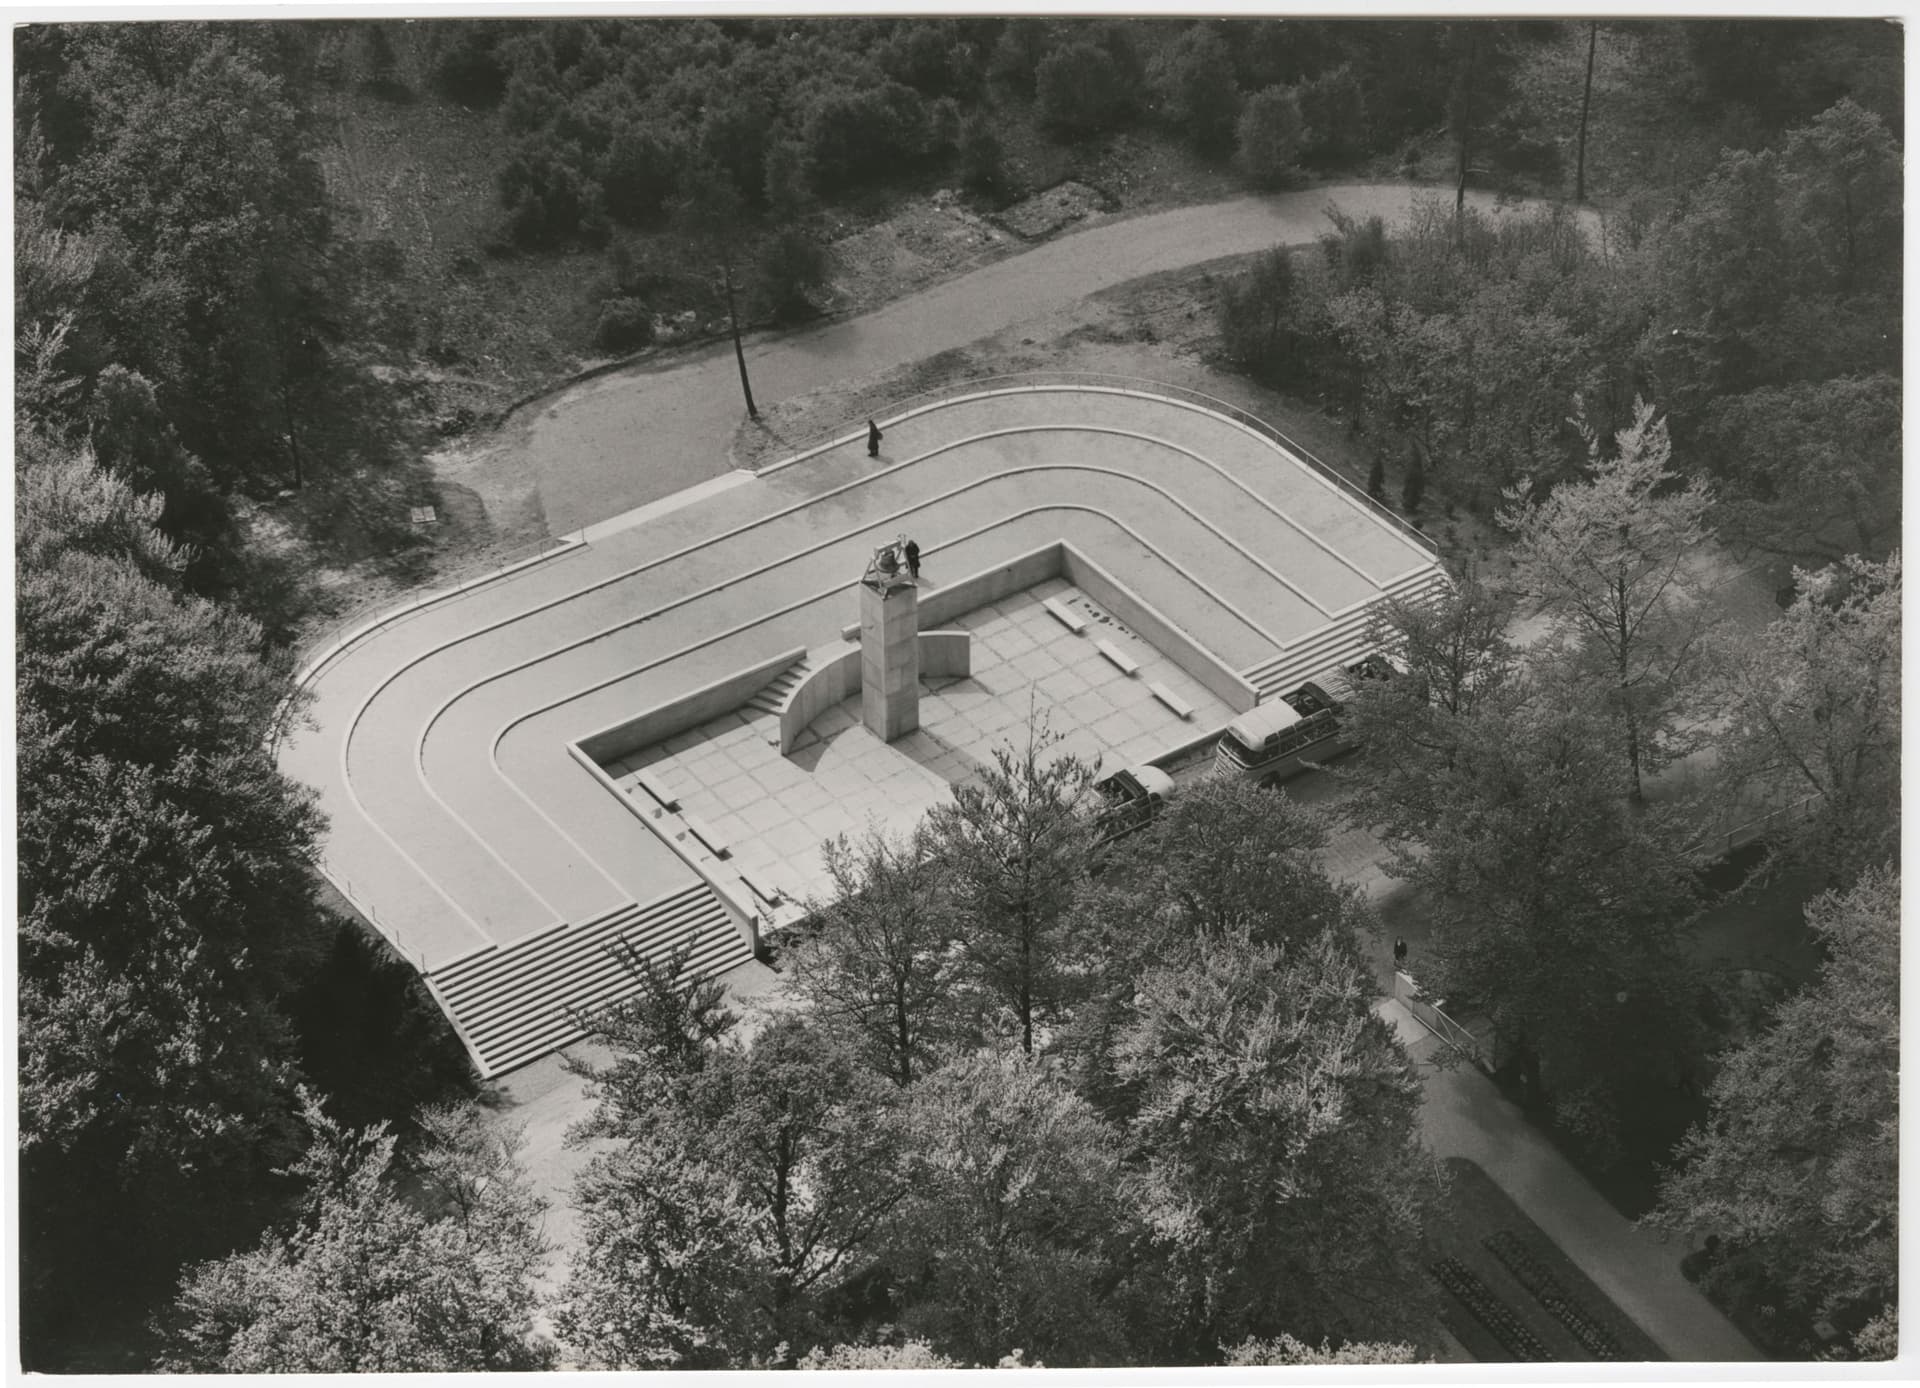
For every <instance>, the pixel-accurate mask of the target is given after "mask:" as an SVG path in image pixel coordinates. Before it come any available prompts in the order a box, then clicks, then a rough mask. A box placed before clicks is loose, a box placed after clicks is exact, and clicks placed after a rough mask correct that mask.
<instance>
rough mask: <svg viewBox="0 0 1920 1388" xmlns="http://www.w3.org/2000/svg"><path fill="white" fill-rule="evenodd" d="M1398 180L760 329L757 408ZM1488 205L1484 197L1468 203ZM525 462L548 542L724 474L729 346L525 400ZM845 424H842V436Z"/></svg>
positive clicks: (1068, 241) (1385, 208) (1288, 223)
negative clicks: (851, 311) (782, 328)
mask: <svg viewBox="0 0 1920 1388" xmlns="http://www.w3.org/2000/svg"><path fill="white" fill-rule="evenodd" d="M1439 191H1442V190H1435V189H1430V188H1422V187H1417V186H1415V185H1411V184H1375V185H1362V184H1355V185H1342V186H1335V187H1328V188H1314V189H1310V190H1308V191H1305V192H1299V193H1283V194H1278V195H1274V196H1269V197H1244V198H1235V199H1233V200H1232V201H1230V202H1219V203H1209V204H1206V205H1203V206H1199V207H1183V208H1179V209H1176V210H1174V211H1170V212H1158V213H1151V214H1148V215H1144V216H1139V217H1131V218H1126V219H1124V220H1120V221H1113V222H1108V223H1104V224H1101V225H1098V226H1094V227H1090V228H1088V229H1087V230H1085V231H1082V232H1078V233H1076V234H1074V235H1071V236H1066V237H1062V238H1061V239H1059V240H1057V241H1052V242H1048V243H1047V244H1045V245H1042V246H1039V247H1037V248H1035V249H1034V250H1031V251H1028V252H1027V253H1025V254H1023V255H1018V256H1013V257H1010V258H1009V259H1006V260H1002V261H998V262H996V263H994V264H991V265H987V266H984V267H982V268H980V269H978V270H974V271H971V272H969V273H968V274H965V275H961V276H959V277H957V278H955V279H951V280H948V281H946V282H945V283H943V284H939V285H936V286H934V287H933V288H931V289H927V290H924V291H922V292H920V293H918V294H914V295H911V296H909V297H907V298H904V299H901V300H898V301H896V302H894V303H892V304H889V305H887V306H886V307H885V308H882V309H877V310H875V311H874V312H872V313H868V314H864V315H862V316H861V317H858V318H852V319H847V320H844V321H840V322H835V323H829V324H824V325H822V326H820V327H817V328H812V329H809V330H807V331H804V332H799V333H791V334H779V335H761V336H756V337H753V338H750V339H749V340H748V344H747V353H746V355H747V368H748V371H749V373H750V375H751V377H752V380H753V390H754V397H755V400H756V402H757V403H758V404H759V405H760V406H761V408H762V409H765V408H766V407H768V406H770V405H772V404H774V403H775V402H777V401H780V400H784V399H788V398H789V397H792V396H796V395H801V394H804V393H806V392H808V391H811V390H816V389H819V388H820V387H822V386H825V385H828V384H831V383H833V382H835V381H842V380H849V379H853V378H857V377H861V376H865V375H867V374H869V373H871V372H875V371H880V370H883V369H886V368H888V367H892V366H897V365H900V364H902V363H905V362H910V361H917V360H919V359H921V358H923V357H928V356H932V355H933V354H934V353H936V352H943V351H947V350H949V349H952V348H956V347H961V346H964V345H966V344H967V343H969V342H973V341H976V340H978V339H979V338H982V337H985V336H987V335H989V334H992V333H996V332H1000V331H1003V330H1004V329H1006V328H1009V327H1012V326H1016V325H1018V324H1020V323H1023V322H1026V321H1028V320H1030V319H1037V318H1040V317H1043V316H1045V315H1046V314H1048V313H1051V312H1055V311H1057V310H1059V309H1060V308H1062V307H1064V306H1066V305H1068V304H1071V303H1073V302H1075V301H1077V300H1079V299H1082V298H1085V297H1086V296H1087V295H1089V294H1093V293H1095V292H1097V291H1099V290H1102V289H1106V288H1110V287H1111V286H1113V285H1116V284H1123V283H1125V282H1127V281H1128V280H1133V279H1137V278H1139V277H1140V276H1142V275H1150V274H1156V273H1159V272H1161V271H1165V270H1174V269H1179V268H1182V267H1184V266H1188V265H1195V264H1199V263H1201V262H1203V261H1208V260H1216V259H1219V258H1220V257H1222V256H1230V255H1241V254H1246V253H1248V252H1252V251H1259V250H1264V249H1266V248H1268V247H1271V246H1276V245H1298V244H1302V243H1305V242H1310V241H1312V240H1313V239H1314V238H1315V237H1317V236H1318V235H1319V234H1320V233H1321V232H1322V231H1324V230H1326V229H1327V226H1328V223H1327V219H1326V208H1327V206H1328V204H1329V203H1332V204H1336V205H1338V206H1339V207H1340V208H1341V209H1343V210H1344V211H1346V212H1348V213H1350V214H1352V215H1354V216H1358V217H1367V216H1371V215H1373V214H1376V213H1377V214H1379V215H1380V216H1382V217H1385V218H1387V219H1388V220H1389V222H1391V221H1394V220H1396V219H1399V218H1401V217H1404V216H1405V215H1406V213H1407V210H1408V208H1409V206H1410V205H1411V202H1412V200H1413V198H1414V196H1415V195H1416V194H1419V193H1422V192H1427V193H1437V192H1439ZM1469 197H1470V198H1471V200H1472V201H1473V203H1474V205H1475V206H1477V207H1480V208H1482V209H1483V210H1487V211H1492V210H1493V209H1494V199H1493V197H1492V195H1491V194H1469ZM529 408H530V409H531V410H532V411H534V412H535V413H534V414H533V417H532V418H531V419H530V421H529V422H528V423H527V425H525V426H524V428H525V441H524V445H523V446H524V448H525V450H526V455H527V462H528V464H529V465H530V466H531V467H532V468H533V469H534V470H535V472H536V475H537V477H538V480H539V487H540V494H541V498H542V500H543V502H544V504H545V508H546V516H547V524H548V526H549V528H550V529H551V531H552V532H553V533H554V534H556V535H558V534H563V533H565V532H568V531H571V530H576V529H578V528H580V527H581V526H584V525H589V524H591V523H593V522H595V521H599V520H605V519H607V518H608V517H610V516H615V515H618V514H620V513H621V512H623V511H626V510H629V509H631V508H633V507H635V506H641V505H644V504H646V503H647V502H649V501H653V500H656V499H658V498H659V497H662V496H667V495H670V494H672V493H673V492H677V491H679V490H680V489H681V488H683V487H688V486H691V485H693V484H694V483H696V482H700V481H704V480H705V479H707V478H709V477H713V476H715V475H716V474H718V473H720V472H722V471H724V470H725V469H726V468H727V466H728V463H727V441H728V439H729V438H730V437H731V436H732V433H733V430H734V427H735V426H736V425H737V424H738V423H739V421H740V419H741V417H742V415H743V413H744V406H743V404H742V401H741V395H740V381H739V376H738V372H737V369H736V367H735V364H734V360H733V351H732V348H731V346H730V345H728V344H724V343H723V344H721V345H719V346H716V347H713V348H710V349H707V350H705V351H703V352H701V353H699V354H697V355H695V356H693V357H691V358H682V359H680V360H678V361H675V362H673V363H671V364H665V365H660V366H652V367H643V368H636V369H634V370H632V371H623V372H619V373H616V374H613V375H609V376H603V377H600V378H599V379H597V380H594V381H590V382H587V383H584V384H582V385H580V386H577V387H575V388H573V389H571V390H568V391H565V392H562V393H561V394H558V395H555V396H553V397H551V398H550V399H548V400H546V401H543V402H541V403H539V404H537V405H534V406H531V407H529ZM860 422H861V421H858V420H849V421H847V424H848V427H849V428H852V427H855V426H856V425H858V424H859V423H860Z"/></svg>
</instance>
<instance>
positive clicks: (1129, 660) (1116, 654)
mask: <svg viewBox="0 0 1920 1388" xmlns="http://www.w3.org/2000/svg"><path fill="white" fill-rule="evenodd" d="M1093 644H1094V648H1095V649H1096V650H1098V651H1099V652H1100V654H1101V655H1103V656H1105V657H1106V658H1107V660H1108V662H1109V663H1111V664H1112V665H1114V666H1115V667H1116V668H1117V669H1118V670H1119V671H1120V672H1121V673H1122V674H1124V675H1126V676H1127V677H1128V678H1129V679H1131V678H1133V677H1134V676H1136V675H1138V674H1139V673H1140V662H1139V661H1137V660H1135V659H1134V658H1133V657H1132V656H1130V655H1128V654H1127V653H1126V652H1125V651H1123V650H1121V649H1120V648H1119V647H1118V646H1116V645H1114V644H1113V642H1111V641H1109V640H1107V639H1106V637H1104V636H1103V637H1101V638H1100V639H1099V640H1097V641H1095V642H1094V643H1093Z"/></svg>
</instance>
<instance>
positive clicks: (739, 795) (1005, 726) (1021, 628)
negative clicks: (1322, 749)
mask: <svg viewBox="0 0 1920 1388" xmlns="http://www.w3.org/2000/svg"><path fill="white" fill-rule="evenodd" d="M932 578H933V575H932V574H931V573H930V572H929V573H926V574H923V576H922V582H923V584H925V583H928V582H931V581H932ZM1049 598H1051V599H1054V600H1055V601H1058V602H1062V603H1065V604H1066V605H1067V606H1068V607H1069V609H1070V610H1072V611H1074V612H1076V613H1077V614H1079V615H1080V616H1081V617H1083V618H1084V619H1085V620H1086V622H1087V624H1088V630H1087V634H1086V635H1083V636H1076V635H1074V634H1073V633H1071V632H1069V631H1068V630H1067V629H1066V628H1065V627H1063V626H1061V625H1060V623H1059V622H1058V621H1056V620H1055V619H1054V618H1053V617H1052V616H1051V615H1049V614H1048V613H1047V611H1046V609H1045V608H1044V607H1043V606H1042V603H1043V602H1044V601H1045V600H1046V599H1049ZM946 625H948V626H953V627H960V628H964V629H967V630H969V631H971V632H972V633H973V674H972V675H971V676H970V677H969V678H966V679H937V680H932V681H927V680H923V681H922V682H921V697H920V728H919V730H918V731H917V732H914V733H910V734H908V735H907V736H905V737H903V738H900V739H898V740H896V741H895V742H893V743H891V744H889V743H885V742H882V741H881V740H880V739H879V738H877V737H875V736H874V735H873V734H872V733H870V732H868V731H867V729H866V728H865V727H864V726H862V724H861V722H860V700H859V699H858V698H857V697H855V698H850V699H845V700H843V701H841V702H840V703H839V704H838V705H837V706H835V707H833V708H830V709H828V710H827V712H826V713H825V714H823V715H822V716H821V717H820V718H818V719H816V720H815V721H814V723H813V725H812V726H811V727H810V728H809V729H808V730H807V732H806V733H804V734H803V735H802V736H801V737H800V739H799V740H798V742H797V743H796V744H795V746H794V749H793V752H792V754H791V755H789V756H785V757H783V756H781V755H780V751H779V746H778V735H779V734H778V725H777V724H778V720H777V719H775V717H774V716H773V715H772V714H770V713H763V712H758V711H756V710H751V709H741V710H739V711H738V712H736V713H730V714H728V715H727V716H725V717H724V718H718V719H715V720H713V721H712V722H709V723H706V724H703V725H702V726H700V727H699V728H695V729H692V730H691V731H689V732H686V733H683V734H681V735H679V736H677V737H673V738H669V739H668V740H667V741H665V742H663V743H660V744H658V745H656V746H653V747H648V748H644V749H642V750H641V751H638V752H635V753H634V754H632V755H631V756H628V757H626V758H624V759H623V760H621V761H617V762H614V763H612V764H611V765H609V766H608V767H607V771H608V773H609V774H610V775H612V776H613V777H614V778H615V781H616V783H617V784H619V785H620V787H621V788H622V789H623V790H624V791H626V792H627V793H628V794H629V795H630V796H631V797H632V798H633V799H634V800H635V802H636V803H637V804H638V805H640V806H641V807H642V808H643V809H644V810H646V811H648V812H651V810H652V807H653V801H652V798H651V796H649V795H648V793H647V792H646V791H645V790H643V789H640V788H639V787H638V786H637V784H636V781H637V778H638V773H639V771H640V769H641V768H643V767H644V768H645V769H646V770H647V773H648V775H649V776H651V777H653V778H654V779H655V780H656V781H657V782H658V783H660V784H662V785H663V786H665V788H666V789H667V790H669V791H671V792H672V793H674V794H675V795H676V796H677V797H678V798H679V800H680V803H681V804H682V805H683V806H684V807H685V808H686V809H689V810H691V811H693V813H694V814H695V815H697V816H698V817H699V818H700V819H702V820H704V821H705V822H706V823H707V824H708V825H710V826H711V827H712V828H713V830H714V832H715V833H716V834H718V835H719V837H720V838H721V839H722V840H724V841H725V842H726V843H727V844H728V845H729V847H730V848H731V849H732V851H733V864H734V866H735V867H736V868H738V869H742V870H744V871H746V872H747V873H748V874H749V875H750V876H752V877H753V878H754V880H755V881H756V882H758V883H760V884H761V885H763V886H777V887H778V888H779V889H780V890H781V892H782V894H783V895H784V896H785V898H786V899H787V900H789V901H804V900H807V899H809V898H817V897H824V896H825V895H827V894H828V893H829V891H830V889H831V882H830V879H829V877H828V875H827V871H826V867H825V864H824V860H823V858H822V855H821V851H820V849H821V844H822V843H823V841H825V840H827V839H831V838H833V837H835V836H837V835H840V834H846V835H848V836H849V837H858V836H859V835H860V834H862V833H863V832H864V831H865V830H866V829H867V828H868V826H869V825H873V826H878V827H881V828H885V829H887V830H888V831H889V832H893V833H902V832H904V831H906V830H907V829H909V828H910V827H911V826H912V825H913V824H914V823H915V822H916V821H917V820H918V819H919V818H920V817H921V816H922V815H924V814H925V813H926V812H927V811H928V810H930V809H932V808H933V807H934V806H935V805H937V804H939V803H941V802H942V801H944V800H946V799H947V798H948V796H949V794H950V791H951V787H952V786H954V785H956V784H959V783H962V782H965V781H969V780H971V779H973V778H974V777H975V776H976V775H977V773H978V771H979V768H980V767H981V766H982V765H985V764H988V763H990V762H991V760H992V757H993V752H994V749H995V748H996V747H998V746H1001V745H1002V744H1011V745H1013V746H1014V747H1016V748H1018V747H1022V746H1024V745H1025V739H1026V736H1027V720H1028V716H1029V714H1030V713H1032V714H1033V715H1036V716H1037V717H1038V718H1041V719H1044V720H1046V722H1047V724H1048V726H1049V728H1050V729H1051V730H1052V731H1053V732H1055V733H1058V734H1061V735H1062V736H1061V741H1060V742H1059V743H1058V744H1057V745H1055V746H1054V747H1053V748H1051V749H1050V751H1051V752H1052V754H1053V755H1061V754H1065V753H1071V754H1074V755H1077V756H1080V757H1083V758H1085V759H1087V760H1089V761H1098V762H1099V763H1100V764H1102V765H1104V766H1106V767H1107V768H1108V769H1117V768H1119V767H1122V766H1127V765H1131V764H1133V763H1136V762H1142V761H1147V760H1150V759H1151V758H1153V757H1154V756H1157V755H1158V754H1160V753H1162V752H1165V751H1168V750H1169V749H1171V748H1173V747H1176V746H1178V745H1180V744H1181V743H1183V742H1186V741H1188V740H1189V739H1191V738H1192V737H1193V736H1194V735H1195V733H1196V732H1198V731H1202V730H1205V729H1209V728H1217V727H1219V726H1220V725H1221V724H1222V723H1225V722H1226V721H1227V720H1228V719H1229V718H1231V717H1232V710H1231V709H1229V708H1228V707H1227V706H1226V705H1225V704H1224V703H1222V702H1221V701H1220V700H1219V699H1217V698H1215V697H1214V696H1213V695H1212V694H1209V693H1208V692H1207V690H1206V688H1205V687H1204V686H1202V685H1201V684H1200V683H1199V682H1198V681H1197V680H1194V679H1193V678H1192V677H1190V676H1189V675H1187V673H1186V672H1185V671H1183V670H1181V669H1180V668H1179V667H1178V666H1177V665H1175V664H1174V663H1173V662H1172V661H1170V660H1168V659H1167V658H1166V657H1165V656H1164V655H1162V654H1161V653H1160V652H1158V651H1156V650H1155V649H1154V648H1153V647H1152V646H1150V645H1148V644H1147V643H1146V642H1145V641H1144V640H1142V639H1141V638H1140V637H1139V636H1137V635H1135V634H1133V633H1132V632H1130V631H1127V630H1126V629H1125V628H1124V627H1123V626H1121V625H1120V624H1119V623H1118V622H1117V621H1115V619H1114V618H1113V617H1112V616H1111V614H1109V613H1107V612H1105V611H1103V610H1102V609H1101V608H1100V606H1099V605H1098V604H1096V603H1095V602H1094V601H1093V600H1092V599H1091V598H1089V597H1087V595H1086V594H1084V593H1082V592H1080V591H1079V590H1078V589H1077V588H1074V587H1073V586H1072V585H1071V584H1068V583H1066V582H1065V581H1064V580H1060V579H1053V580H1050V581H1048V582H1046V583H1043V584H1040V585H1039V586H1037V587H1034V588H1029V589H1027V590H1025V591H1024V592H1022V593H1019V594H1016V595H1014V596H1012V597H1008V598H1003V599H1001V600H1000V601H999V602H996V603H990V604H988V605H987V606H985V607H981V608H977V609H975V610H974V611H973V612H971V613H968V614H967V615H966V616H964V617H962V618H960V619H959V620H957V621H955V622H951V623H948V624H946ZM1096 634H1097V639H1101V640H1105V641H1107V642H1109V643H1110V644H1112V645H1113V647H1114V648H1115V649H1116V650H1121V651H1124V652H1125V653H1126V654H1128V655H1129V656H1131V657H1132V658H1133V660H1134V661H1135V662H1136V663H1137V666H1138V673H1137V674H1135V675H1133V676H1128V675H1126V674H1124V673H1123V672H1122V671H1121V670H1120V669H1119V668H1118V667H1116V666H1115V665H1113V664H1112V663H1110V662H1109V661H1108V660H1107V659H1106V658H1105V657H1104V656H1102V655H1101V654H1100V651H1099V648H1098V647H1097V646H1096V645H1095V644H1094V643H1095V640H1096ZM1154 680H1159V681H1164V682H1165V683H1167V684H1168V685H1170V686H1172V687H1173V688H1174V689H1175V691H1176V692H1178V693H1179V694H1181V695H1182V696H1183V697H1184V698H1185V699H1186V700H1187V701H1188V702H1189V703H1190V704H1192V705H1193V706H1194V708H1195V710H1196V712H1195V716H1194V718H1193V720H1192V721H1186V720H1183V719H1181V718H1179V717H1178V716H1176V715H1175V714H1174V713H1173V712H1172V711H1171V710H1170V709H1168V708H1167V707H1166V706H1165V705H1163V704H1161V703H1160V702H1159V701H1158V700H1156V699H1155V698H1154V697H1153V695H1152V693H1151V692H1149V690H1148V688H1147V686H1148V683H1149V681H1154ZM663 822H664V818H663ZM692 851H694V852H695V853H697V852H698V849H697V846H693V850H692ZM714 871H716V872H723V871H724V870H723V869H719V868H717V867H716V868H715V869H714Z"/></svg>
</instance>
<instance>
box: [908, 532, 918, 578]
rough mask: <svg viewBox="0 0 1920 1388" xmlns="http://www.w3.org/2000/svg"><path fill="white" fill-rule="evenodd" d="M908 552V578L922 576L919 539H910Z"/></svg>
mask: <svg viewBox="0 0 1920 1388" xmlns="http://www.w3.org/2000/svg"><path fill="white" fill-rule="evenodd" d="M906 552H907V577H908V578H918V577H920V543H919V541H917V540H908V541H907V551H906Z"/></svg>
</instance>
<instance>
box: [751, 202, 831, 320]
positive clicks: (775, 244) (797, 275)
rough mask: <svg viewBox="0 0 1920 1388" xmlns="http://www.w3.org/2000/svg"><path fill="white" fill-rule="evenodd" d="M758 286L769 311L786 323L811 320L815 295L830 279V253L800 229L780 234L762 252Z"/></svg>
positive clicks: (796, 228) (790, 229)
mask: <svg viewBox="0 0 1920 1388" xmlns="http://www.w3.org/2000/svg"><path fill="white" fill-rule="evenodd" d="M756 269H757V271H758V273H757V275H756V276H755V283H756V285H757V286H758V289H759V293H760V297H761V299H762V300H763V301H764V303H765V305H766V307H767V309H768V311H770V312H771V313H772V314H773V316H774V317H775V318H777V319H779V320H780V321H781V322H783V323H792V322H798V321H799V320H801V319H805V318H811V317H813V315H814V314H815V313H817V312H818V311H819V310H818V309H816V308H815V307H814V303H813V298H812V291H813V290H814V289H816V288H818V287H819V286H820V284H821V283H823V282H824V281H825V279H826V277H827V253H826V251H825V250H824V249H822V247H821V246H820V243H819V242H817V241H815V240H814V239H813V238H812V237H811V236H809V235H807V233H806V232H804V231H802V230H800V229H799V228H798V227H791V226H790V227H785V228H783V229H782V230H780V231H779V232H778V233H777V234H775V236H774V237H773V239H772V240H770V241H768V242H767V244H766V246H765V247H763V248H762V250H761V252H760V257H759V262H758V264H757V266H756Z"/></svg>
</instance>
